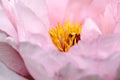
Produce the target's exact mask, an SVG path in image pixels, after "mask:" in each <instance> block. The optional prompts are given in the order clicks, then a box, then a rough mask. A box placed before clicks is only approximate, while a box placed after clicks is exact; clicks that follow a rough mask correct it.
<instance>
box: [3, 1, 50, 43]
mask: <svg viewBox="0 0 120 80" xmlns="http://www.w3.org/2000/svg"><path fill="white" fill-rule="evenodd" d="M23 2H25V4H24V3H23ZM31 3H33V2H31ZM31 3H30V4H29V3H28V1H24V0H22V1H20V0H10V1H7V0H2V4H3V8H6V10H5V11H6V12H9V14H7V15H8V16H9V15H13V14H14V18H15V19H14V22H15V24H16V25H15V26H16V27H17V30H18V34H19V40H20V41H26V40H28V41H29V38H28V36H31V35H30V34H39V35H41V34H42V35H44V36H46V35H47V36H48V31H47V29H48V25H49V22H48V17H47V11H46V10H47V9H46V8H45V3H44V0H36V1H34V4H33V5H32V4H31ZM40 4H41V7H38V6H39V5H40ZM6 5H7V6H6ZM31 6H34V7H32V8H31ZM9 7H10V8H9ZM42 7H44V8H42ZM34 8H35V9H34ZM37 8H38V9H39V12H37V11H36V9H37ZM33 9H34V10H33ZM34 11H35V12H34ZM38 13H39V14H38ZM41 17H42V18H41ZM43 17H44V18H43ZM10 18H11V17H10ZM10 20H11V19H10ZM11 22H12V21H11ZM33 26H34V27H33ZM44 33H46V34H44ZM40 38H42V37H40ZM46 38H48V37H46ZM33 39H34V38H33ZM31 42H32V40H31ZM36 43H37V42H36ZM38 43H39V42H38ZM41 43H42V42H41Z"/></svg>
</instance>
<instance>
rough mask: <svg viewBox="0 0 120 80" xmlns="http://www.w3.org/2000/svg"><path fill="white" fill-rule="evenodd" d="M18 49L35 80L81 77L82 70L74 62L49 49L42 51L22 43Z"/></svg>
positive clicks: (67, 79)
mask: <svg viewBox="0 0 120 80" xmlns="http://www.w3.org/2000/svg"><path fill="white" fill-rule="evenodd" d="M19 49H20V52H21V55H22V57H23V59H24V61H25V64H26V66H27V68H28V70H29V72H30V73H31V75H32V76H33V77H34V79H36V80H59V79H61V80H69V79H72V80H73V79H77V78H79V77H81V76H80V74H81V73H82V70H81V68H79V67H78V66H77V64H76V62H75V61H73V59H71V58H70V57H69V56H67V55H65V54H62V53H60V52H58V51H55V50H54V49H53V48H51V47H49V48H47V50H46V49H45V50H44V49H42V48H40V47H38V46H36V45H31V44H30V43H22V44H21V46H20V48H19ZM63 62H64V63H63ZM68 71H69V73H68ZM74 74H75V75H74Z"/></svg>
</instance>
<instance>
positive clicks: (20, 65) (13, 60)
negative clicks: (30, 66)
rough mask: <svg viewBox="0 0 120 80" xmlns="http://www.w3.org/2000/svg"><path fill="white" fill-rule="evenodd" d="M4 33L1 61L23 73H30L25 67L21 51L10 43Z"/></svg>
mask: <svg viewBox="0 0 120 80" xmlns="http://www.w3.org/2000/svg"><path fill="white" fill-rule="evenodd" d="M3 38H5V37H4V36H2V34H1V35H0V61H2V62H3V63H4V64H6V65H7V66H8V67H9V68H10V69H11V70H13V71H15V72H17V73H19V74H21V75H24V76H26V75H28V71H27V70H26V68H25V65H24V62H23V60H22V58H21V57H20V55H19V53H18V52H17V51H16V50H15V49H14V48H13V47H12V46H11V45H9V44H8V42H7V40H6V39H3ZM3 41H4V42H3Z"/></svg>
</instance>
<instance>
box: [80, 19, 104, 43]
mask: <svg viewBox="0 0 120 80" xmlns="http://www.w3.org/2000/svg"><path fill="white" fill-rule="evenodd" d="M100 35H102V33H101V31H100V30H99V27H98V26H97V24H95V23H94V21H93V20H91V19H90V18H86V20H85V22H84V24H83V25H82V32H81V40H86V41H92V40H95V39H97V38H98V37H99V36H100Z"/></svg>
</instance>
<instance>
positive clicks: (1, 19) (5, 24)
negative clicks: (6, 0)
mask: <svg viewBox="0 0 120 80" xmlns="http://www.w3.org/2000/svg"><path fill="white" fill-rule="evenodd" d="M0 30H2V31H4V32H6V33H7V34H9V36H11V37H12V38H13V39H14V40H15V41H17V32H16V30H15V28H14V27H13V25H12V24H11V22H10V21H9V20H8V18H7V16H6V15H5V13H4V12H3V10H2V9H0Z"/></svg>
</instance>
